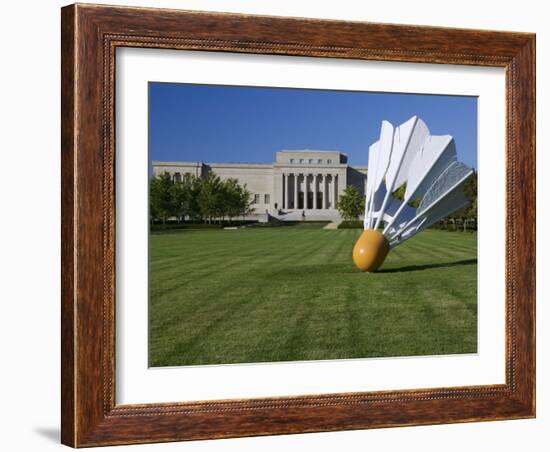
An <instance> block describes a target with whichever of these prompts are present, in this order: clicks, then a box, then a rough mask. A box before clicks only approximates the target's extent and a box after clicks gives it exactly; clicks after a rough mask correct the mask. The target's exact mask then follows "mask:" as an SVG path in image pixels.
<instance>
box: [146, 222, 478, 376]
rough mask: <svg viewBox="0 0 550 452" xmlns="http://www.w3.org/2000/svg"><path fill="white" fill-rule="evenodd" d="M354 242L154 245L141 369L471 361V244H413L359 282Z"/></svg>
mask: <svg viewBox="0 0 550 452" xmlns="http://www.w3.org/2000/svg"><path fill="white" fill-rule="evenodd" d="M359 233H360V231H359V230H336V231H334V230H333V231H326V230H322V229H321V228H320V226H319V225H306V224H304V225H298V226H293V227H286V228H265V229H241V230H230V231H224V230H221V231H195V232H182V233H177V234H171V235H153V236H151V244H150V246H151V267H150V268H151V276H150V280H151V305H150V318H151V320H150V322H151V323H150V365H152V366H169V365H184V364H214V363H239V362H262V361H293V360H311V359H336V358H361V357H375V356H377V357H380V356H407V355H431V354H452V353H471V352H475V351H476V348H477V303H476V299H477V276H476V275H477V261H476V236H475V235H472V234H470V233H465V234H464V233H452V232H444V231H427V232H424V233H421V234H419V235H418V236H416V237H414V238H412V239H411V240H409V241H407V242H405V243H403V244H402V245H400V246H399V247H397V248H395V249H394V250H392V251H391V252H390V254H389V256H388V258H387V259H386V262H385V263H384V265H383V266H382V268H381V270H380V271H379V272H378V273H375V274H363V273H360V272H359V271H358V270H356V268H355V267H354V265H353V262H352V261H351V250H352V247H353V244H354V243H355V240H356V238H357V236H358V235H359Z"/></svg>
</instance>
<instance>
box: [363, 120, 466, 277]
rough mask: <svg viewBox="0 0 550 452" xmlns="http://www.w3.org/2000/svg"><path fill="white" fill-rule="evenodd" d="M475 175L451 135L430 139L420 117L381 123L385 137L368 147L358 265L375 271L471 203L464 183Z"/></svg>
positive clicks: (431, 136) (366, 269) (364, 269)
mask: <svg viewBox="0 0 550 452" xmlns="http://www.w3.org/2000/svg"><path fill="white" fill-rule="evenodd" d="M472 173H473V170H472V169H471V168H469V167H468V166H466V165H465V164H464V163H461V162H459V161H457V156H456V147H455V142H454V139H453V137H452V136H450V135H441V136H435V135H430V131H429V130H428V127H427V126H426V124H425V123H424V121H422V120H421V119H420V118H418V117H416V116H413V117H412V118H411V119H409V120H408V121H407V122H405V123H403V124H401V125H400V126H399V127H395V128H394V127H393V125H392V124H391V123H389V122H388V121H382V127H381V131H380V139H379V140H378V141H377V142H376V143H374V144H372V145H371V146H370V148H369V166H368V177H367V186H366V193H365V197H366V199H365V219H364V229H365V230H364V231H363V233H362V234H361V236H360V237H359V239H358V240H357V243H356V244H355V246H354V248H353V261H354V262H355V265H357V267H358V268H359V269H360V270H362V271H367V272H373V271H375V270H376V269H378V267H380V265H382V263H383V262H384V259H385V258H386V256H387V255H388V252H389V251H390V249H392V248H394V247H396V246H397V245H399V244H401V243H403V242H404V241H405V240H407V239H410V238H411V237H413V236H414V235H416V234H418V233H419V232H420V231H422V230H424V229H426V228H427V227H429V226H431V225H432V224H434V223H436V222H437V221H439V220H441V219H442V218H445V217H446V216H448V215H450V214H451V213H453V212H454V211H456V210H458V209H460V208H461V207H464V206H465V205H467V204H468V200H467V198H466V195H465V194H464V185H465V183H466V182H467V180H468V178H469V177H470V175H471V174H472ZM403 191H404V194H403ZM396 192H397V193H401V195H402V197H403V199H402V200H400V199H397V198H396ZM399 197H401V196H399Z"/></svg>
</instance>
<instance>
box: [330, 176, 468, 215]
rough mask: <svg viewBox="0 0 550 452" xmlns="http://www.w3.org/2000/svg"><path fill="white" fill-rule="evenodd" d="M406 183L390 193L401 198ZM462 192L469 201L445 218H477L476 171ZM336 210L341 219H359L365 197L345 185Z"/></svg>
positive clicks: (416, 202) (417, 203) (415, 201)
mask: <svg viewBox="0 0 550 452" xmlns="http://www.w3.org/2000/svg"><path fill="white" fill-rule="evenodd" d="M406 188H407V187H406V185H405V184H403V185H402V186H401V187H399V188H398V189H397V190H395V191H394V192H393V193H392V195H393V197H394V198H396V199H401V200H402V199H403V197H404V194H405V190H406ZM464 193H465V194H466V198H467V199H468V201H469V203H468V205H466V206H465V207H463V208H462V209H459V210H457V211H456V212H454V213H453V214H451V215H450V216H449V217H448V218H447V219H446V220H454V219H461V220H475V219H476V218H477V172H474V173H473V174H472V175H471V176H470V178H469V179H468V181H467V182H466V184H465V186H464ZM409 204H410V205H411V207H414V208H417V207H418V205H419V204H420V200H414V201H412V202H410V203H409ZM338 211H339V212H340V215H341V217H342V219H343V220H345V221H353V220H357V219H359V218H360V217H361V216H362V215H363V213H364V211H365V197H364V196H362V195H361V194H360V193H359V191H358V190H357V189H356V188H355V187H354V186H352V185H349V186H348V187H346V189H345V190H344V192H343V193H342V195H341V196H340V200H339V201H338Z"/></svg>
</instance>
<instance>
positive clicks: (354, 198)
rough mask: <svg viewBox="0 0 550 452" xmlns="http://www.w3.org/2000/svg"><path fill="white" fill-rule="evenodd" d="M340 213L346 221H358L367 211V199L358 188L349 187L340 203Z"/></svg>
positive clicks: (341, 197)
mask: <svg viewBox="0 0 550 452" xmlns="http://www.w3.org/2000/svg"><path fill="white" fill-rule="evenodd" d="M337 207H338V212H340V215H341V216H342V218H343V219H344V220H345V221H352V220H357V219H358V218H359V216H360V215H361V214H363V212H364V210H365V199H364V197H363V196H361V195H360V194H359V191H358V190H357V188H355V187H354V186H353V185H348V186H347V187H346V189H345V190H344V192H343V193H342V195H341V196H340V200H339V201H338V206H337Z"/></svg>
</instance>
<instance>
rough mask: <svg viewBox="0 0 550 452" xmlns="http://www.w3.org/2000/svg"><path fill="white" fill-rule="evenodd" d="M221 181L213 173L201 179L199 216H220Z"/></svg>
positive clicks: (209, 220)
mask: <svg viewBox="0 0 550 452" xmlns="http://www.w3.org/2000/svg"><path fill="white" fill-rule="evenodd" d="M221 192H222V182H221V179H220V178H219V176H216V175H215V174H213V173H210V174H208V176H207V177H206V178H205V179H203V180H202V185H201V190H200V192H199V194H198V198H197V200H198V204H199V206H200V211H201V216H202V217H203V218H208V222H209V223H211V222H212V218H216V217H220V216H221V213H222V211H223V196H222V193H221Z"/></svg>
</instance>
